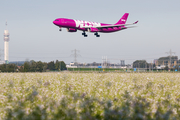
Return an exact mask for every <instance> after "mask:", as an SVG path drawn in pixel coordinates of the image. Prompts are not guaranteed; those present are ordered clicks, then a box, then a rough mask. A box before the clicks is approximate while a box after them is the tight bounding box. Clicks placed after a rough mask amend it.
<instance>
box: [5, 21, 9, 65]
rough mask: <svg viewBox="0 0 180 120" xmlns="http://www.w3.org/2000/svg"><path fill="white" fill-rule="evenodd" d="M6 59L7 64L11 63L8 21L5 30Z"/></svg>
mask: <svg viewBox="0 0 180 120" xmlns="http://www.w3.org/2000/svg"><path fill="white" fill-rule="evenodd" d="M4 61H5V63H6V64H8V63H9V31H8V30H7V22H6V30H4Z"/></svg>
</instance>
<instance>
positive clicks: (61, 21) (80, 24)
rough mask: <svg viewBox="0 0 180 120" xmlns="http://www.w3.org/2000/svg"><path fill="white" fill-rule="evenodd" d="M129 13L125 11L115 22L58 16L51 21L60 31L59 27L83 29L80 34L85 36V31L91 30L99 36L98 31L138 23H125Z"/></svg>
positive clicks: (108, 31) (111, 29) (109, 30)
mask: <svg viewBox="0 0 180 120" xmlns="http://www.w3.org/2000/svg"><path fill="white" fill-rule="evenodd" d="M128 16H129V13H125V14H124V15H123V16H122V18H121V19H120V20H119V21H118V22H117V23H116V24H104V23H98V22H88V21H83V20H75V19H67V18H58V19H56V20H54V21H53V23H54V24H55V25H56V26H58V27H59V28H60V29H59V31H61V28H67V31H68V32H77V30H81V31H83V33H82V35H83V36H84V37H87V34H86V32H93V33H94V35H95V36H96V37H100V35H99V34H98V32H102V33H111V32H116V31H120V30H124V29H127V28H130V27H125V26H128V25H133V24H136V23H138V21H136V22H134V23H132V24H126V21H127V18H128Z"/></svg>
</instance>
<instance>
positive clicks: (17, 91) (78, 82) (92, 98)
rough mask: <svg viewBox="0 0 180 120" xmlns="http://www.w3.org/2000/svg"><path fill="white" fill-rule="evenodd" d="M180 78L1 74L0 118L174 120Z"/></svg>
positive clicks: (163, 75)
mask: <svg viewBox="0 0 180 120" xmlns="http://www.w3.org/2000/svg"><path fill="white" fill-rule="evenodd" d="M179 89H180V73H71V72H57V73H1V74H0V118H1V119H27V120H28V119H44V120H46V119H90V120H94V119H100V120H101V119H103V120H104V119H105V120H106V119H107V120H108V119H142V120H145V119H179V118H180V109H179V108H180V92H179Z"/></svg>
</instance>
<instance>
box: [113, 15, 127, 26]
mask: <svg viewBox="0 0 180 120" xmlns="http://www.w3.org/2000/svg"><path fill="white" fill-rule="evenodd" d="M128 15H129V13H125V14H124V15H123V16H122V18H121V19H120V20H119V21H118V22H117V23H116V24H125V23H126V21H127V18H128Z"/></svg>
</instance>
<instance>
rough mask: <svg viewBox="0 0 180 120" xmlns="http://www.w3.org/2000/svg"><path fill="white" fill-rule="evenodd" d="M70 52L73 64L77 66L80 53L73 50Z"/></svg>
mask: <svg viewBox="0 0 180 120" xmlns="http://www.w3.org/2000/svg"><path fill="white" fill-rule="evenodd" d="M72 52H73V54H71V56H73V57H74V64H77V57H80V56H81V55H80V54H78V53H79V52H80V51H79V50H76V49H74V50H72Z"/></svg>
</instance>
